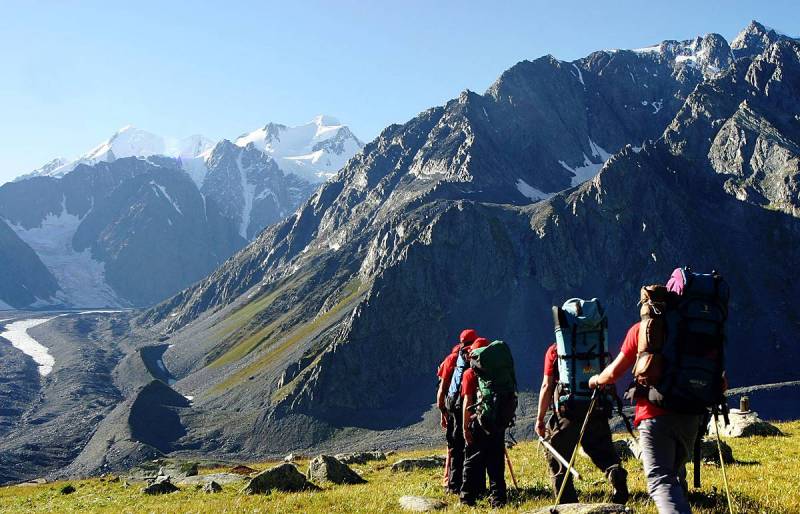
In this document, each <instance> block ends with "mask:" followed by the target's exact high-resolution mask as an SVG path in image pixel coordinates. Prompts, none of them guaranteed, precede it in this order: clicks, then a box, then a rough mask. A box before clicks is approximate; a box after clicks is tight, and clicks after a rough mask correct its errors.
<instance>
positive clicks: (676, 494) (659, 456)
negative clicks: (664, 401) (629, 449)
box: [639, 414, 703, 514]
mask: <svg viewBox="0 0 800 514" xmlns="http://www.w3.org/2000/svg"><path fill="white" fill-rule="evenodd" d="M702 419H703V417H702V415H695V414H664V415H662V416H658V417H655V418H651V419H645V420H643V421H642V422H641V423H639V444H640V445H641V449H642V463H643V464H644V473H645V475H646V476H647V492H648V493H649V494H650V497H651V498H652V499H653V501H654V502H655V504H656V508H657V509H658V513H659V514H690V513H691V512H692V509H691V507H690V506H689V499H688V497H687V495H688V491H689V488H688V484H687V483H686V463H687V462H689V460H690V459H691V457H692V450H693V449H694V440H695V437H696V436H697V431H698V430H699V428H700V423H701V421H702Z"/></svg>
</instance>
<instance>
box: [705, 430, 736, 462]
mask: <svg viewBox="0 0 800 514" xmlns="http://www.w3.org/2000/svg"><path fill="white" fill-rule="evenodd" d="M720 445H721V446H722V461H723V462H724V463H725V464H733V463H735V462H736V459H734V458H733V450H732V449H731V447H730V446H729V445H728V443H726V442H725V441H720ZM700 455H701V459H702V461H703V462H704V463H705V464H713V465H715V466H719V449H718V448H717V438H716V437H704V438H703V443H702V444H701V445H700Z"/></svg>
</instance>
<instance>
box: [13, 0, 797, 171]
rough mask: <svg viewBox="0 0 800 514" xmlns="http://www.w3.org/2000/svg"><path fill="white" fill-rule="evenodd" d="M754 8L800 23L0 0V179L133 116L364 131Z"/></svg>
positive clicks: (539, 9) (319, 4)
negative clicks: (465, 93) (507, 73)
mask: <svg viewBox="0 0 800 514" xmlns="http://www.w3.org/2000/svg"><path fill="white" fill-rule="evenodd" d="M225 4H228V5H225ZM494 4H497V5H494ZM601 4H602V5H601ZM754 18H755V19H757V20H759V21H761V22H762V23H764V24H766V25H769V26H773V27H775V28H777V29H779V30H782V31H783V32H785V33H788V34H794V35H800V4H798V3H797V2H796V0H795V1H774V0H771V1H769V2H763V1H760V2H756V1H726V2H721V1H720V2H711V1H702V0H694V1H690V2H686V1H670V2H664V1H659V2H645V1H638V2H634V1H607V2H578V1H568V0H565V1H558V2H554V1H552V0H550V1H532V0H529V1H519V2H517V1H505V2H486V1H481V2H478V1H475V2H472V1H466V0H464V1H449V0H436V1H431V0H427V1H413V0H406V1H400V2H389V1H385V2H384V1H367V0H361V1H355V0H335V1H299V0H298V1H292V0H283V1H282V2H271V1H259V2H249V1H236V2H203V1H200V0H194V1H185V2H184V1H177V0H176V1H163V2H155V1H154V2H151V1H141V0H129V1H128V2H108V1H107V0H106V1H102V2H101V1H82V2H78V1H66V0H64V1H52V2H44V1H33V0H28V1H24V0H21V1H16V0H0V57H1V58H2V63H1V64H0V69H1V70H2V73H1V74H0V115H1V116H2V122H0V141H2V152H0V183H2V182H4V181H6V180H9V179H11V178H13V177H14V176H16V175H18V174H20V173H22V172H27V171H30V170H31V169H34V168H36V167H38V166H40V165H41V164H43V163H44V162H46V161H48V160H50V159H52V158H54V157H57V156H64V157H77V156H78V155H79V154H81V153H83V152H84V151H86V150H88V149H90V148H91V147H92V146H94V145H95V144H97V143H100V142H101V141H103V140H104V139H106V138H107V137H109V136H110V135H111V134H112V133H113V132H114V131H115V130H117V129H118V128H120V127H122V126H124V125H128V124H133V125H135V126H137V127H140V128H143V129H145V130H149V131H152V132H155V133H157V134H161V135H165V136H176V137H184V136H188V135H190V134H194V133H201V134H204V135H206V136H208V137H210V138H212V139H218V138H223V137H226V138H232V137H235V136H237V135H239V134H240V133H242V132H245V131H250V130H252V129H255V128H256V127H259V126H261V125H263V124H265V123H266V122H268V121H276V122H281V123H287V124H297V123H301V122H304V121H307V120H310V119H311V118H312V117H313V116H314V115H316V114H318V113H325V114H330V115H333V116H336V117H338V118H339V119H340V120H341V121H343V122H344V123H347V124H349V125H350V126H351V127H352V129H353V131H354V132H355V133H356V134H357V135H358V136H359V137H360V138H361V139H363V140H369V139H372V138H373V137H375V136H376V135H377V134H378V132H379V131H380V130H381V129H382V128H383V127H385V126H386V125H388V124H390V123H398V122H404V121H406V120H408V119H410V118H411V117H413V116H414V115H415V114H417V113H418V112H420V111H422V110H424V109H426V108H428V107H430V106H433V105H438V104H442V103H443V102H445V101H446V100H448V99H449V98H452V97H455V96H457V95H458V93H459V92H460V91H462V90H463V89H467V88H468V89H472V90H475V91H484V90H485V89H486V88H487V87H488V86H489V85H490V84H491V83H492V82H493V81H494V80H495V79H496V78H497V76H498V75H499V74H500V73H501V72H502V71H503V70H505V69H507V68H508V67H510V66H512V65H513V64H514V63H516V62H518V61H520V60H522V59H530V58H536V57H538V56H541V55H544V54H547V53H550V54H553V55H555V56H556V57H558V58H559V59H565V60H571V59H576V58H579V57H582V56H584V55H586V54H588V53H589V52H591V51H593V50H597V49H603V48H635V47H641V46H647V45H649V44H652V43H656V42H659V41H661V40H663V39H688V38H691V37H693V36H695V35H698V34H705V33H708V32H717V33H720V34H722V35H723V36H725V37H726V38H727V39H728V40H730V39H732V38H733V37H734V36H735V35H736V33H738V32H739V30H740V29H742V28H743V27H744V26H745V25H747V23H748V22H749V20H751V19H754Z"/></svg>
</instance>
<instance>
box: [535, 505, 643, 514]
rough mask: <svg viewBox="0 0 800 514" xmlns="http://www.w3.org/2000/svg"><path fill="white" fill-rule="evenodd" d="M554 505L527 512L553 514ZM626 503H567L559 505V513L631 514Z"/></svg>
mask: <svg viewBox="0 0 800 514" xmlns="http://www.w3.org/2000/svg"><path fill="white" fill-rule="evenodd" d="M552 508H553V506H552V505H550V506H548V507H543V508H541V509H538V510H532V511H528V512H527V513H526V514H551V512H552V511H551V509H552ZM629 513H630V511H629V510H628V509H626V508H625V506H624V505H619V504H617V503H565V504H562V505H559V506H558V514H629Z"/></svg>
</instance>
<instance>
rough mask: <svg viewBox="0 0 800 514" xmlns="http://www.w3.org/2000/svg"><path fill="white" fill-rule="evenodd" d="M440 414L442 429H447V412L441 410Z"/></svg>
mask: <svg viewBox="0 0 800 514" xmlns="http://www.w3.org/2000/svg"><path fill="white" fill-rule="evenodd" d="M441 415H442V421H441V423H442V429H444V430H447V414H445V413H444V412H442V413H441Z"/></svg>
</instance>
